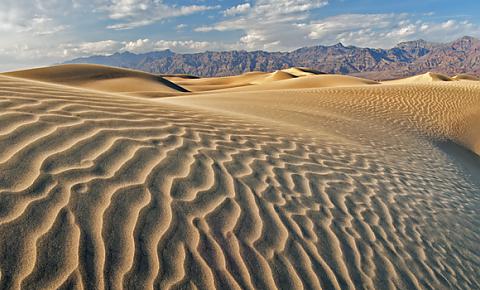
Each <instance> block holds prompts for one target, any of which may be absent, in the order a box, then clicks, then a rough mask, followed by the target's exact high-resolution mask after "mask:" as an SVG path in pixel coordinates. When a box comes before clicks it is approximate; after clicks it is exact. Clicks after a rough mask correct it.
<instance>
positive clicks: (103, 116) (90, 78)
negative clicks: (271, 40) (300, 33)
mask: <svg viewBox="0 0 480 290" xmlns="http://www.w3.org/2000/svg"><path fill="white" fill-rule="evenodd" d="M0 91H1V93H0V173H1V174H0V289H57V288H58V289H122V288H124V289H395V288H396V289H480V274H479V271H478V265H480V254H479V248H478V245H479V244H480V212H479V210H478V209H479V208H480V198H479V197H480V181H479V176H480V81H477V80H476V79H475V78H472V77H470V76H465V75H459V76H456V77H451V78H450V77H448V76H443V75H439V74H434V73H427V74H424V75H420V76H416V77H412V78H408V79H403V80H395V81H389V82H383V83H379V82H375V81H371V80H367V79H362V78H356V77H350V76H340V75H329V74H322V73H321V72H319V71H314V70H309V69H307V68H290V69H285V70H279V71H276V72H273V73H263V72H251V73H247V74H243V75H239V76H233V77H220V78H196V77H194V76H186V75H179V76H177V75H168V76H167V75H165V76H161V75H154V74H147V73H142V72H138V71H133V70H126V69H119V68H112V67H104V66H93V65H62V66H55V67H50V68H42V69H34V70H27V71H19V72H11V73H7V74H0Z"/></svg>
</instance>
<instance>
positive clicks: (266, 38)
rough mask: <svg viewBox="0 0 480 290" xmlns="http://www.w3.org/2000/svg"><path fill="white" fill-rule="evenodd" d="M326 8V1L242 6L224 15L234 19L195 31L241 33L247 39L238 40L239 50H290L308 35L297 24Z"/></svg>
mask: <svg viewBox="0 0 480 290" xmlns="http://www.w3.org/2000/svg"><path fill="white" fill-rule="evenodd" d="M327 4H328V1H326V0H258V1H256V2H255V3H254V4H253V5H249V8H248V9H246V8H245V7H242V8H241V9H240V8H239V6H235V7H232V8H230V9H227V10H226V11H225V13H224V15H225V16H229V15H233V17H230V18H229V19H226V20H224V21H220V22H217V23H215V24H214V25H210V26H200V27H198V28H196V29H195V31H197V32H209V31H233V30H240V31H243V32H244V35H243V36H242V37H241V38H240V39H239V43H238V46H239V48H242V49H273V50H275V49H289V48H293V47H298V43H302V42H304V41H303V39H304V38H305V35H304V33H302V32H301V30H300V29H299V28H298V26H297V25H296V24H298V22H301V21H303V20H306V19H308V17H309V12H310V11H311V10H314V9H317V8H320V7H323V6H325V5H327ZM239 9H240V10H242V12H243V13H242V14H241V15H238V14H239V13H237V12H238V10H239ZM243 10H245V11H243ZM227 11H228V12H227Z"/></svg>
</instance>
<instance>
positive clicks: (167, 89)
mask: <svg viewBox="0 0 480 290" xmlns="http://www.w3.org/2000/svg"><path fill="white" fill-rule="evenodd" d="M5 75H7V76H13V77H19V78H26V79H31V80H37V81H42V82H51V83H56V84H62V85H69V86H78V87H83V88H88V89H94V90H99V91H107V92H123V93H133V94H135V93H136V94H140V95H141V92H142V91H150V92H151V91H155V92H156V93H157V94H164V95H167V96H168V95H172V94H178V93H183V92H187V91H188V90H186V89H185V88H183V87H181V86H179V85H177V84H175V83H173V82H171V81H169V80H167V79H165V78H163V77H161V76H157V75H153V74H149V73H145V72H140V71H134V70H129V69H123V68H115V67H108V66H100V65H91V64H84V65H79V64H75V65H59V66H53V67H45V68H37V69H30V70H23V71H16V72H10V73H6V74H5Z"/></svg>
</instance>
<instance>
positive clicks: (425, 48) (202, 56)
mask: <svg viewBox="0 0 480 290" xmlns="http://www.w3.org/2000/svg"><path fill="white" fill-rule="evenodd" d="M65 63H69V64H73V63H89V64H102V65H110V66H118V67H124V68H130V69H137V70H141V71H146V72H150V73H157V74H189V75H196V76H200V77H213V76H228V75H237V74H241V73H245V72H250V71H264V72H271V71H275V70H281V69H285V68H288V67H297V66H300V67H309V68H312V69H315V70H319V71H322V72H325V73H336V74H348V75H355V76H361V77H368V78H372V79H378V80H386V79H393V78H399V77H408V76H413V75H416V74H421V73H425V72H429V71H432V72H437V73H443V74H448V75H454V74H458V73H469V74H474V75H477V76H478V75H480V40H479V39H477V38H474V37H471V36H464V37H462V38H459V39H457V40H454V41H452V42H448V43H436V42H429V41H426V40H423V39H418V40H412V41H405V42H400V43H398V44H397V45H395V46H394V47H392V48H389V49H382V48H368V47H357V46H352V45H350V46H344V45H343V44H342V43H337V44H334V45H330V46H325V45H317V46H310V47H302V48H299V49H296V50H293V51H290V52H268V51H263V50H256V51H245V50H233V51H206V52H198V53H184V54H182V53H176V52H173V51H171V50H170V49H167V50H162V51H152V52H147V53H141V54H135V53H132V52H122V53H120V52H117V53H114V54H112V55H108V56H101V55H95V56H90V57H83V58H77V59H73V60H70V61H67V62H65Z"/></svg>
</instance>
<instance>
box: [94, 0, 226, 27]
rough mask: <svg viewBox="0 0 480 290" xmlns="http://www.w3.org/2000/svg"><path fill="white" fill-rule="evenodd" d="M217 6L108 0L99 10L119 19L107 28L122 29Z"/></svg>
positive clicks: (156, 0) (149, 0)
mask: <svg viewBox="0 0 480 290" xmlns="http://www.w3.org/2000/svg"><path fill="white" fill-rule="evenodd" d="M218 8H219V6H206V5H188V6H175V5H168V4H165V3H163V1H161V0H110V1H108V3H106V4H105V5H104V6H103V7H102V9H101V10H104V11H106V12H107V13H108V16H109V18H110V19H113V20H118V21H120V23H116V24H112V25H109V26H107V28H109V29H115V30H124V29H132V28H136V27H141V26H146V25H150V24H152V23H155V22H158V21H161V20H163V19H167V18H172V17H179V16H185V15H190V14H194V13H197V12H202V11H207V10H212V9H218Z"/></svg>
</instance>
